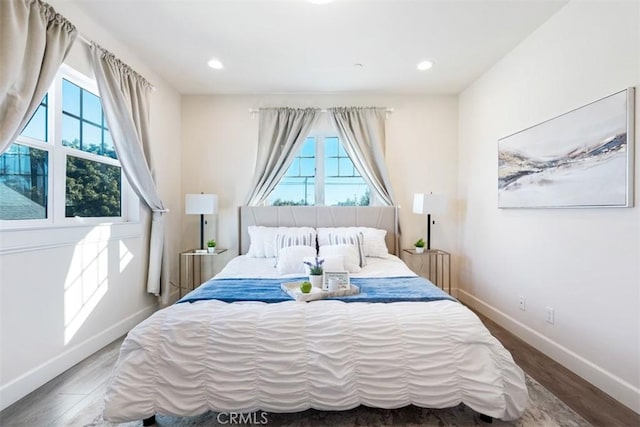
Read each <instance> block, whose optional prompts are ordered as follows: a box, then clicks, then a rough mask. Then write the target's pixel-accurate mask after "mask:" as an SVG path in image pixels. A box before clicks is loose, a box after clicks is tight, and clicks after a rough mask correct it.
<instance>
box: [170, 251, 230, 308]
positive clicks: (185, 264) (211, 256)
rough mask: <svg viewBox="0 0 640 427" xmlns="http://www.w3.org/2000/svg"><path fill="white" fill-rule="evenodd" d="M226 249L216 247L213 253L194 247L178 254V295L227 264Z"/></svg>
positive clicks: (192, 288) (196, 285) (211, 275)
mask: <svg viewBox="0 0 640 427" xmlns="http://www.w3.org/2000/svg"><path fill="white" fill-rule="evenodd" d="M228 261H229V257H228V253H227V249H224V248H216V251H215V252H214V253H208V252H196V251H195V249H192V250H189V251H186V252H182V253H181V254H180V284H179V292H180V294H179V297H180V298H182V297H183V296H184V295H185V294H186V293H187V292H189V291H192V290H194V289H195V288H197V287H198V286H200V285H201V284H203V283H204V282H206V281H207V280H209V279H210V278H212V277H213V276H215V275H216V274H218V273H219V272H220V270H222V269H223V268H224V266H225V265H227V262H228Z"/></svg>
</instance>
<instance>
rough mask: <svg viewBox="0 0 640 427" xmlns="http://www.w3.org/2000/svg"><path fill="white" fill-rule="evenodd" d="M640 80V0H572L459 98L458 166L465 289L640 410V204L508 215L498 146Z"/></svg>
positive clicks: (491, 311) (544, 347)
mask: <svg viewBox="0 0 640 427" xmlns="http://www.w3.org/2000/svg"><path fill="white" fill-rule="evenodd" d="M639 83H640V4H639V3H637V2H623V3H618V2H582V1H574V2H571V3H569V4H568V5H567V6H565V7H564V8H563V9H561V10H560V11H559V12H558V13H557V14H556V15H554V16H553V17H552V18H551V19H550V20H549V21H547V22H546V23H545V24H543V25H542V26H541V27H540V28H539V29H538V30H537V31H535V32H534V33H533V34H532V35H530V36H529V37H528V38H527V39H526V40H525V41H524V42H523V43H521V44H520V45H519V46H518V47H517V48H516V49H515V50H513V51H512V52H511V53H510V54H508V55H507V56H506V57H504V58H503V59H502V60H501V61H500V62H499V63H497V64H496V65H495V66H494V67H493V68H492V69H491V70H490V71H488V72H487V73H486V74H485V75H484V76H483V77H482V78H480V79H479V80H478V81H476V82H475V83H474V84H473V85H472V86H471V87H469V88H468V89H466V90H465V91H464V92H463V93H462V94H461V95H460V97H459V103H460V115H459V134H460V135H459V137H460V139H459V144H460V146H459V168H458V170H459V191H460V197H461V199H462V200H463V203H462V208H461V210H460V221H461V224H462V229H461V232H460V246H461V252H462V257H463V260H461V262H460V271H461V273H460V276H461V277H460V286H461V288H462V291H461V292H460V295H461V296H462V297H464V299H465V300H467V301H469V302H470V303H473V304H474V305H476V306H477V307H478V308H479V309H480V310H481V311H483V312H485V313H486V314H488V315H489V316H490V317H492V318H494V319H495V320H497V321H498V322H499V323H501V324H502V325H505V326H507V328H508V329H511V330H512V331H514V332H516V334H518V335H520V336H521V337H523V338H525V340H526V341H528V342H530V343H532V344H534V345H535V346H536V347H538V348H540V349H541V350H543V351H544V352H545V353H547V354H549V355H550V356H551V357H553V358H554V359H556V360H558V361H560V362H561V363H563V364H565V365H566V366H567V367H568V368H570V369H571V370H573V371H574V372H576V373H578V374H579V375H581V376H583V377H584V378H586V379H587V380H589V381H591V382H592V383H594V384H595V385H597V386H598V387H600V388H601V389H603V390H605V391H606V392H608V393H609V394H611V395H612V396H613V397H615V398H616V399H618V400H620V401H622V402H623V403H625V404H626V405H628V406H629V407H631V408H632V409H634V410H635V411H637V412H638V411H640V394H639V393H638V388H639V387H640V270H639V269H640V208H638V207H634V208H630V209H564V210H552V209H538V210H536V209H523V210H506V209H505V210H500V209H498V208H497V141H498V138H500V137H504V136H507V135H510V134H512V133H514V132H516V131H519V130H522V129H525V128H527V127H529V126H532V125H535V124H537V123H540V122H542V121H544V120H547V119H549V118H552V117H555V116H557V115H559V114H562V113H565V112H567V111H569V110H572V109H574V108H577V107H580V106H582V105H584V104H587V103H589V102H591V101H594V100H596V99H599V98H601V97H604V96H606V95H609V94H612V93H615V92H618V91H620V90H622V89H625V88H627V87H629V86H636V87H638V86H639V85H638V84H639ZM638 93H640V91H637V94H638ZM636 98H637V95H636ZM636 105H637V106H638V105H640V103H639V102H638V101H637V100H636ZM637 110H638V107H637ZM637 117H638V113H636V129H638V128H640V126H639V121H638V119H637ZM636 147H638V144H637V143H636ZM638 153H640V150H636V159H635V163H636V168H639V167H640V161H639V160H638V159H639V156H638ZM638 176H640V173H638V172H636V178H635V188H636V190H635V200H636V206H637V205H638V204H639V203H640V197H639V196H638V194H639V192H638V190H639V189H640V184H639V180H638ZM521 295H522V296H524V297H526V311H520V310H519V309H518V297H519V296H521ZM547 306H550V307H553V308H554V309H555V325H550V324H548V323H545V320H544V319H545V307H547Z"/></svg>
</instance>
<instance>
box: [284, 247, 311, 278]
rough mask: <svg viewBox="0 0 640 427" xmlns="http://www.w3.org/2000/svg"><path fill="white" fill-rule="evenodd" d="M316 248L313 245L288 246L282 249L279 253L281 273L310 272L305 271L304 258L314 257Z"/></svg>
mask: <svg viewBox="0 0 640 427" xmlns="http://www.w3.org/2000/svg"><path fill="white" fill-rule="evenodd" d="M315 255H316V248H312V247H311V246H287V247H284V248H282V249H280V253H279V254H278V265H277V268H278V273H280V274H294V273H300V274H308V273H305V265H304V260H305V259H307V258H311V257H314V258H315Z"/></svg>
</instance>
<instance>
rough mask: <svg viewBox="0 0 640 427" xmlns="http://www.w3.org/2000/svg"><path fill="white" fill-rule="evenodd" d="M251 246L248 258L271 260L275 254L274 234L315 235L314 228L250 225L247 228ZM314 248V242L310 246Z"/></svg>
mask: <svg viewBox="0 0 640 427" xmlns="http://www.w3.org/2000/svg"><path fill="white" fill-rule="evenodd" d="M247 231H248V232H249V238H250V240H251V244H250V245H249V251H248V252H247V256H248V257H252V258H272V257H275V256H276V255H277V252H276V234H306V233H312V234H313V236H314V238H315V235H316V230H315V228H311V227H264V226H261V225H250V226H249V227H247ZM312 246H314V247H315V242H314V243H313V244H312Z"/></svg>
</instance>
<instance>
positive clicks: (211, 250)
mask: <svg viewBox="0 0 640 427" xmlns="http://www.w3.org/2000/svg"><path fill="white" fill-rule="evenodd" d="M207 252H209V253H210V254H213V253H215V252H216V241H215V240H214V239H211V240H209V241H208V242H207Z"/></svg>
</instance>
